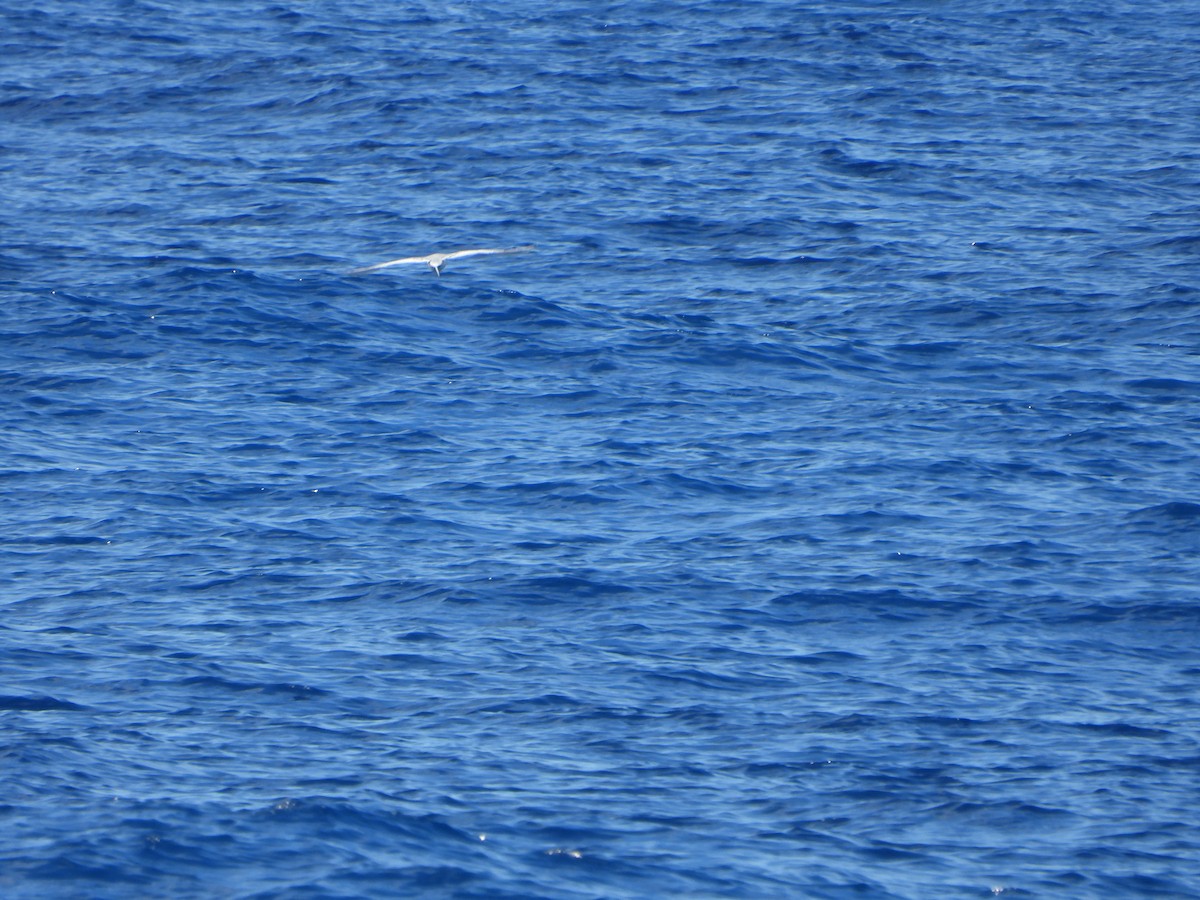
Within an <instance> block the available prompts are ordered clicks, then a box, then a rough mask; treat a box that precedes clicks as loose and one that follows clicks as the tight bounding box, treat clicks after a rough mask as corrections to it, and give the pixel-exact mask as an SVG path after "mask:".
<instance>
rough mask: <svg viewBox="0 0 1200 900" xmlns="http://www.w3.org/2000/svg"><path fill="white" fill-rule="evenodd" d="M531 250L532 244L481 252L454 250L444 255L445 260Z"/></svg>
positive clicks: (489, 249)
mask: <svg viewBox="0 0 1200 900" xmlns="http://www.w3.org/2000/svg"><path fill="white" fill-rule="evenodd" d="M532 249H533V244H526V245H525V246H524V247H500V248H487V249H481V250H455V251H454V252H453V253H447V254H445V259H462V258H463V257H464V256H485V255H487V254H491V253H526V252H528V251H530V250H532Z"/></svg>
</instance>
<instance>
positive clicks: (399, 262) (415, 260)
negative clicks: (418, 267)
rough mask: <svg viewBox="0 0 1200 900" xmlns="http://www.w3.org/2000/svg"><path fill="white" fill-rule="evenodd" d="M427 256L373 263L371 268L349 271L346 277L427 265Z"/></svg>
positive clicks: (364, 267) (365, 267)
mask: <svg viewBox="0 0 1200 900" xmlns="http://www.w3.org/2000/svg"><path fill="white" fill-rule="evenodd" d="M427 262H429V257H428V256H406V257H404V259H389V260H388V261H387V262H381V263H375V265H373V266H363V267H362V268H361V269H351V270H350V271H349V272H347V273H346V274H347V275H365V274H367V273H368V272H374V271H376V270H378V269H387V268H390V267H391V266H402V265H404V264H405V263H427Z"/></svg>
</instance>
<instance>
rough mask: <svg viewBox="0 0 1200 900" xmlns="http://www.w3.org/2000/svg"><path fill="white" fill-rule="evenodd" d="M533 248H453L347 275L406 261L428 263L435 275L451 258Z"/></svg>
mask: <svg viewBox="0 0 1200 900" xmlns="http://www.w3.org/2000/svg"><path fill="white" fill-rule="evenodd" d="M532 249H533V244H526V245H525V246H524V247H502V248H487V249H480V250H454V251H452V252H450V253H430V254H429V255H428V256H406V257H404V259H390V260H388V261H387V262H381V263H375V265H373V266H363V267H362V268H361V269H351V270H350V271H349V272H347V273H346V274H347V275H366V274H367V273H368V272H376V271H378V270H379V269H387V268H389V267H391V266H402V265H405V264H406V263H428V264H429V268H431V269H433V272H434V274H435V275H437V276H438V277H439V278H440V277H441V276H442V266H444V265H445V264H446V263H447V262H448V261H449V260H452V259H464V258H465V257H468V256H489V255H491V254H493V253H526V252H528V251H529V250H532Z"/></svg>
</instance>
